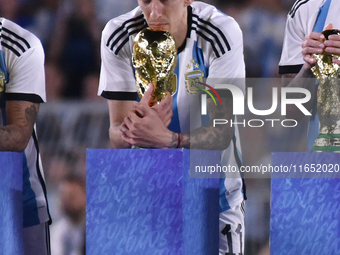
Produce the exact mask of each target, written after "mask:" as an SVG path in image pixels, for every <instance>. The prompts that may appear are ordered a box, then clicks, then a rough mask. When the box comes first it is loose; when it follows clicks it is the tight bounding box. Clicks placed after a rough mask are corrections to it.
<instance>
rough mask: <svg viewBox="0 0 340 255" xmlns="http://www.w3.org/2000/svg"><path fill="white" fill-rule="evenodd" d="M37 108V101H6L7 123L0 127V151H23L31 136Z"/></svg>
mask: <svg viewBox="0 0 340 255" xmlns="http://www.w3.org/2000/svg"><path fill="white" fill-rule="evenodd" d="M38 110H39V104H38V103H31V102H27V101H7V102H6V115H7V122H8V123H7V124H8V125H6V126H4V127H2V128H0V150H1V151H17V152H21V151H23V150H24V149H25V148H26V146H27V144H28V142H29V139H30V137H31V136H32V132H33V127H34V123H35V121H36V118H37V114H38Z"/></svg>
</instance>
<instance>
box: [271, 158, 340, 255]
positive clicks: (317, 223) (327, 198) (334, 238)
mask: <svg viewBox="0 0 340 255" xmlns="http://www.w3.org/2000/svg"><path fill="white" fill-rule="evenodd" d="M272 164H273V166H281V165H283V166H290V165H291V164H292V166H293V167H294V166H296V167H297V168H296V169H298V172H299V174H296V175H292V176H295V178H281V177H283V176H280V178H273V179H272V187H271V234H270V251H271V252H270V254H271V255H281V254H282V255H286V254H299V255H307V254H308V255H313V254H318V255H321V254H325V255H326V254H332V255H338V254H340V179H339V178H328V177H330V176H335V177H338V172H337V171H338V170H337V169H338V167H339V165H340V154H338V153H273V154H272ZM313 164H314V165H313ZM301 167H302V168H301ZM300 169H301V172H300ZM317 169H319V170H317ZM331 169H333V170H331ZM306 171H307V176H308V177H309V178H300V177H304V176H306V175H304V174H303V173H302V172H306ZM311 171H312V172H311ZM318 171H323V172H324V174H322V173H321V174H320V172H318ZM326 171H331V172H329V173H326ZM332 171H333V172H332ZM335 171H336V172H335ZM278 175H280V174H278ZM287 176H289V175H287ZM313 176H314V178H313ZM273 177H275V174H274V175H273ZM323 177H325V178H323Z"/></svg>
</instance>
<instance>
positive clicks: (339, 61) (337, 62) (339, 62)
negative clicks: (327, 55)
mask: <svg viewBox="0 0 340 255" xmlns="http://www.w3.org/2000/svg"><path fill="white" fill-rule="evenodd" d="M332 62H333V63H335V64H338V65H340V60H339V59H337V58H333V61H332Z"/></svg>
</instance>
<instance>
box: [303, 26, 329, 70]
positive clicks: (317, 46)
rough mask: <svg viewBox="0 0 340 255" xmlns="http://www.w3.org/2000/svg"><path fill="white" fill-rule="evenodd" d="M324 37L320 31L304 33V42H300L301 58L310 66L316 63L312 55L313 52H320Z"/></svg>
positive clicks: (322, 47)
mask: <svg viewBox="0 0 340 255" xmlns="http://www.w3.org/2000/svg"><path fill="white" fill-rule="evenodd" d="M323 40H325V37H324V35H323V34H321V33H317V32H312V33H310V34H309V35H306V37H305V40H304V42H303V43H302V56H303V60H304V61H305V62H306V63H307V64H308V65H309V66H308V68H310V67H312V66H313V65H314V64H315V63H316V59H315V58H314V57H313V56H312V55H313V54H314V53H322V52H323V50H324V48H325V45H324V43H323Z"/></svg>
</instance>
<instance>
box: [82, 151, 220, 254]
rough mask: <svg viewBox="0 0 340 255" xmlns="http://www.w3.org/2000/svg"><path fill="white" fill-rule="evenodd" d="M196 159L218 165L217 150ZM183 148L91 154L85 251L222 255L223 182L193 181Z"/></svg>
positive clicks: (95, 252) (217, 180) (88, 157)
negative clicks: (219, 251)
mask: <svg viewBox="0 0 340 255" xmlns="http://www.w3.org/2000/svg"><path fill="white" fill-rule="evenodd" d="M195 153H196V154H195V155H194V157H195V158H197V159H199V161H200V162H201V163H202V162H206V163H207V164H216V163H218V162H216V160H217V159H218V158H219V155H218V152H216V151H195ZM190 157H191V158H193V154H192V152H190V150H185V149H164V150H161V149H117V150H114V149H112V150H108V149H88V150H87V213H86V215H87V224H86V227H87V230H86V231H87V233H86V251H87V253H88V254H91V255H97V254H98V255H104V254H115V255H119V254H148V255H152V254H157V255H161V254H164V255H165V254H169V255H170V254H202V255H203V254H218V214H219V201H218V200H219V179H214V178H209V179H202V178H201V179H200V178H195V179H193V178H190V171H189V169H190Z"/></svg>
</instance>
